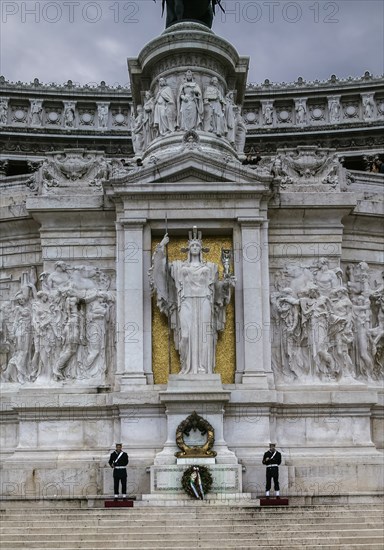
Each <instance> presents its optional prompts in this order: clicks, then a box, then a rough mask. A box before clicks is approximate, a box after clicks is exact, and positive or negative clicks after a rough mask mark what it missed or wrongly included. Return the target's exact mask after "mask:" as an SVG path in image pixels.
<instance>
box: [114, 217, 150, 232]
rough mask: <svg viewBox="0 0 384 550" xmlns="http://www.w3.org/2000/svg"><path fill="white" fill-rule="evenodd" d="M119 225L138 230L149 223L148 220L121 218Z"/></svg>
mask: <svg viewBox="0 0 384 550" xmlns="http://www.w3.org/2000/svg"><path fill="white" fill-rule="evenodd" d="M117 223H118V224H119V225H121V227H128V228H132V229H138V228H141V227H143V225H145V224H146V223H147V218H120V219H119V220H118V221H117Z"/></svg>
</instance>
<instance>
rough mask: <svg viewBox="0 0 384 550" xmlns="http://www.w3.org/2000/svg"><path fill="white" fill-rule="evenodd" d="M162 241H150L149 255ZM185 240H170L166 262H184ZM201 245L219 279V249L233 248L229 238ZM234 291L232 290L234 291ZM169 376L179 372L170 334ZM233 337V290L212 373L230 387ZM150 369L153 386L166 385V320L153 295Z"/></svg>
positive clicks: (233, 373) (167, 362)
mask: <svg viewBox="0 0 384 550" xmlns="http://www.w3.org/2000/svg"><path fill="white" fill-rule="evenodd" d="M160 241H161V239H156V240H153V242H152V252H153V251H154V250H155V248H156V245H157V244H158V243H159V242H160ZM187 241H188V239H187V238H184V237H183V238H180V237H176V238H173V237H170V242H169V244H168V258H169V261H170V262H172V261H173V260H185V259H186V258H187V254H186V253H185V252H181V248H185V247H186V246H187ZM203 246H204V247H207V248H209V252H206V253H204V255H203V257H204V260H206V261H207V262H214V263H215V264H217V265H218V266H219V274H220V278H221V277H222V273H223V266H222V264H221V249H222V248H230V249H232V240H231V239H230V238H229V237H224V238H223V237H211V238H206V239H205V238H204V236H203ZM233 290H234V289H233ZM170 342H171V373H172V374H177V373H178V372H179V371H180V360H179V354H178V352H177V351H176V350H175V346H174V343H173V333H171V338H170ZM235 348H236V334H235V308H234V292H233V291H232V297H231V302H230V304H229V305H228V307H227V322H226V325H225V329H224V331H223V332H219V337H218V341H217V347H216V368H215V371H214V372H215V373H217V374H220V375H221V381H222V383H223V384H233V383H234V381H235V369H236V350H235ZM152 368H153V376H154V382H155V384H166V383H167V381H168V372H169V354H168V319H167V317H166V316H165V315H163V314H162V313H160V311H159V309H158V307H157V305H156V296H155V295H154V296H153V298H152Z"/></svg>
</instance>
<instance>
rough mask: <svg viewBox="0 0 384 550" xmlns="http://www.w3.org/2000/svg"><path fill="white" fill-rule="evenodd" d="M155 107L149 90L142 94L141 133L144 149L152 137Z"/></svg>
mask: <svg viewBox="0 0 384 550" xmlns="http://www.w3.org/2000/svg"><path fill="white" fill-rule="evenodd" d="M154 109H155V100H154V97H153V95H152V94H151V92H150V91H149V90H147V91H146V92H145V94H144V103H143V133H144V149H146V148H147V147H148V145H149V144H150V143H151V141H152V140H153V139H154V137H155V135H154V128H153V115H154Z"/></svg>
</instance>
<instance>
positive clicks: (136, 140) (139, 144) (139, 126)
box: [131, 105, 144, 155]
mask: <svg viewBox="0 0 384 550" xmlns="http://www.w3.org/2000/svg"><path fill="white" fill-rule="evenodd" d="M136 110H137V115H136V117H132V120H131V127H132V147H133V152H134V153H135V155H141V153H142V152H143V150H144V111H143V107H142V106H141V105H138V106H137V109H136Z"/></svg>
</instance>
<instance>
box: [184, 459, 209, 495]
mask: <svg viewBox="0 0 384 550" xmlns="http://www.w3.org/2000/svg"><path fill="white" fill-rule="evenodd" d="M212 483H213V478H212V474H211V472H210V470H209V468H207V467H206V466H198V465H193V466H190V467H189V468H187V469H186V470H185V471H184V473H183V477H182V478H181V485H182V486H183V489H184V491H185V492H186V493H187V494H188V495H189V496H190V497H192V498H196V499H199V500H204V497H205V495H206V494H207V493H209V491H210V490H211V487H212Z"/></svg>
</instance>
